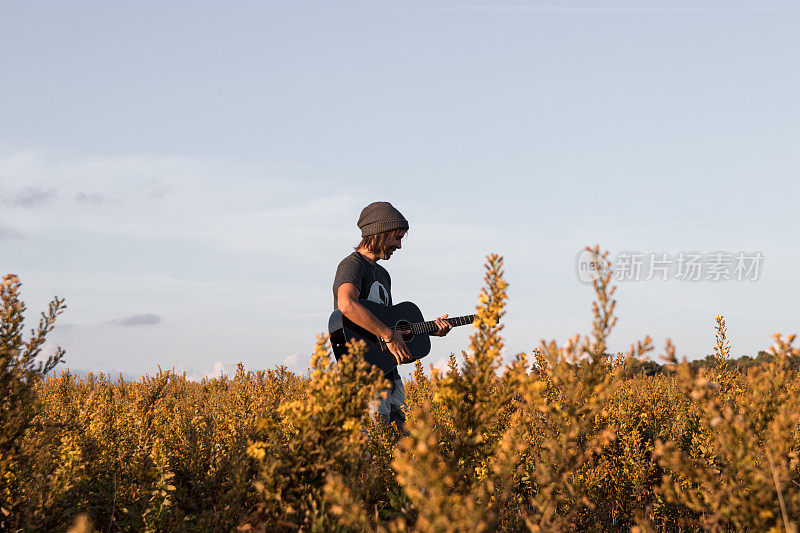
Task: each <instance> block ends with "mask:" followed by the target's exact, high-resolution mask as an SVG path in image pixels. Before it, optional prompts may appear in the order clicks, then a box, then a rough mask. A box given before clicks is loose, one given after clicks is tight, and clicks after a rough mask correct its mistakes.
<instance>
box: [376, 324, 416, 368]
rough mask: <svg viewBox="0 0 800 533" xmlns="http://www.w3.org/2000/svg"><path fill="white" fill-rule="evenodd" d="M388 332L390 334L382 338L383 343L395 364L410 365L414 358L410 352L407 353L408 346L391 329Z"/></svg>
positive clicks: (401, 337) (398, 334)
mask: <svg viewBox="0 0 800 533" xmlns="http://www.w3.org/2000/svg"><path fill="white" fill-rule="evenodd" d="M390 331H391V334H390V335H386V336H384V337H383V341H384V342H385V343H386V347H387V348H388V349H389V351H390V352H391V353H392V355H393V356H394V359H395V361H397V364H398V365H402V364H403V363H410V362H411V361H413V360H414V357H413V356H412V355H411V352H409V351H408V346H406V343H405V341H404V340H403V336H402V335H401V334H400V333H398V332H397V331H395V330H393V329H392V330H390Z"/></svg>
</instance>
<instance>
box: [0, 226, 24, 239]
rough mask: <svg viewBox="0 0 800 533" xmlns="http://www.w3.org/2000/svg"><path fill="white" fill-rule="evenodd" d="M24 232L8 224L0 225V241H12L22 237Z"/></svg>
mask: <svg viewBox="0 0 800 533" xmlns="http://www.w3.org/2000/svg"><path fill="white" fill-rule="evenodd" d="M24 238H25V234H24V233H22V232H21V231H18V230H16V229H14V228H12V227H10V226H0V241H14V240H20V239H24Z"/></svg>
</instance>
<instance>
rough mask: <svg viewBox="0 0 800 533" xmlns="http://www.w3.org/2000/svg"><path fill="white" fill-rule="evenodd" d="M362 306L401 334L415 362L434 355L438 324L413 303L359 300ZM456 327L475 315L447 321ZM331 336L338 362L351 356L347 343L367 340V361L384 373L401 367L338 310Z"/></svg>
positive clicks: (331, 321)
mask: <svg viewBox="0 0 800 533" xmlns="http://www.w3.org/2000/svg"><path fill="white" fill-rule="evenodd" d="M358 303H360V304H361V305H363V306H364V307H366V308H367V309H369V311H370V312H371V313H372V314H373V315H375V317H376V318H377V319H378V320H380V321H381V322H383V323H384V324H386V325H387V326H389V327H390V328H393V329H394V330H395V333H396V334H397V333H400V335H401V336H402V338H403V340H404V341H405V343H406V346H407V347H408V351H409V353H410V354H411V355H412V356H413V357H414V360H417V359H421V358H423V357H425V356H426V355H428V354H429V353H430V351H431V338H430V334H431V333H433V332H434V331H437V330H438V329H439V327H438V326H437V325H436V321H435V320H430V321H427V322H426V321H425V320H424V319H423V318H422V312H421V311H420V310H419V307H417V306H416V305H414V304H413V303H411V302H402V303H399V304H397V305H382V304H379V303H375V302H371V301H369V300H359V301H358ZM445 320H446V321H448V322H449V323H450V324H451V325H452V326H464V325H466V324H472V322H474V321H475V315H466V316H459V317H455V318H445ZM328 332H329V333H330V334H331V346H332V347H333V353H334V354H335V355H336V360H337V361H338V360H339V359H340V358H341V357H342V355H343V354H345V353H347V346H346V343H347V342H348V341H350V340H352V339H356V340H363V341H364V342H365V343H366V345H367V351H366V353H365V354H364V359H366V361H367V362H368V363H370V364H373V365H375V366H377V367H378V368H380V369H381V370H383V372H384V373H388V372H391V371H392V370H393V369H394V368H395V367H397V361H396V360H395V358H394V355H392V353H391V352H390V351H389V350H388V349H386V350H383V349H381V341H380V339H378V337H376V336H375V335H373V334H372V333H370V332H369V331H367V330H366V329H364V328H362V327H361V326H359V325H357V324H355V323H353V322H352V321H350V320H349V319H348V318H347V317H346V316H344V315H343V314H342V312H341V311H339V310H338V309H337V310H336V311H334V312H333V313H332V314H331V317H330V319H328Z"/></svg>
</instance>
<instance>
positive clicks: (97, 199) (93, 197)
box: [75, 191, 110, 205]
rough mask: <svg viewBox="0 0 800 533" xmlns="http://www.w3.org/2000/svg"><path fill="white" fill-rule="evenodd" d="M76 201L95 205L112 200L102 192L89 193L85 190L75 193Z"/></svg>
mask: <svg viewBox="0 0 800 533" xmlns="http://www.w3.org/2000/svg"><path fill="white" fill-rule="evenodd" d="M75 201H76V202H78V203H81V204H94V205H101V204H106V203H109V202H110V200H109V199H108V198H106V197H105V196H103V195H102V194H100V193H97V192H93V193H87V192H83V191H81V192H79V193H78V194H76V195H75Z"/></svg>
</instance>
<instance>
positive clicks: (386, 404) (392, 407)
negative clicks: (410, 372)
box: [370, 369, 406, 434]
mask: <svg viewBox="0 0 800 533" xmlns="http://www.w3.org/2000/svg"><path fill="white" fill-rule="evenodd" d="M386 379H388V380H389V381H391V382H392V385H391V387H389V388H388V389H384V391H385V392H386V398H383V399H381V400H378V401H377V402H373V403H372V404H370V411H371V412H372V413H378V414H379V415H380V416H381V418H383V419H384V420H385V421H387V422H389V423H393V424H394V425H395V427H396V428H397V430H398V431H399V432H400V433H403V434H405V433H406V431H405V423H406V414H405V413H404V412H403V408H404V407H405V406H406V391H405V389H404V388H403V380H402V378H401V377H400V374H399V373H398V372H397V369H395V370H394V371H392V373H390V374H387V375H386Z"/></svg>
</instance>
